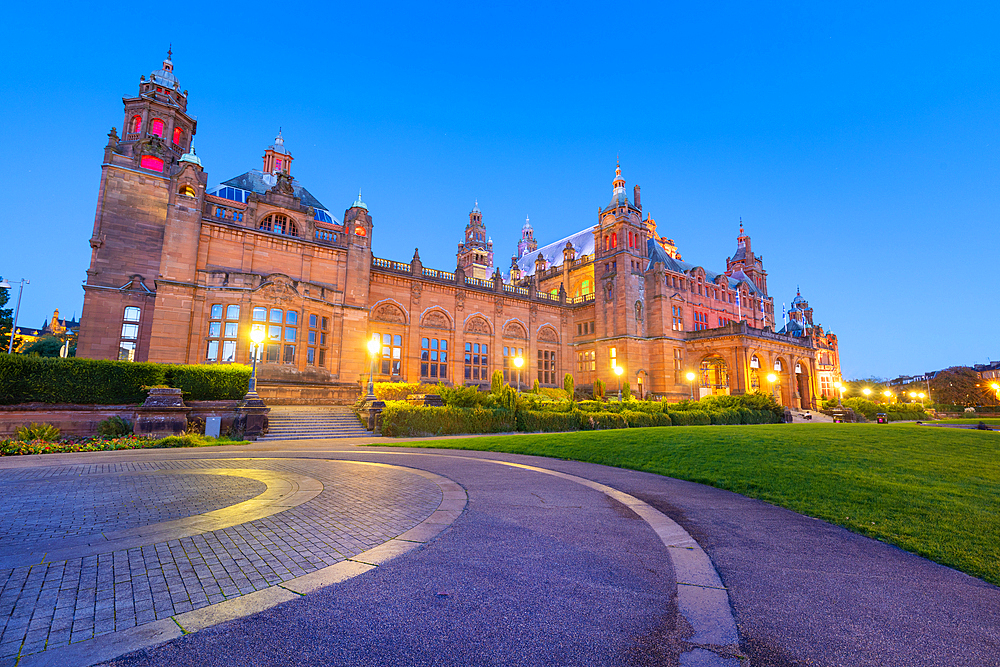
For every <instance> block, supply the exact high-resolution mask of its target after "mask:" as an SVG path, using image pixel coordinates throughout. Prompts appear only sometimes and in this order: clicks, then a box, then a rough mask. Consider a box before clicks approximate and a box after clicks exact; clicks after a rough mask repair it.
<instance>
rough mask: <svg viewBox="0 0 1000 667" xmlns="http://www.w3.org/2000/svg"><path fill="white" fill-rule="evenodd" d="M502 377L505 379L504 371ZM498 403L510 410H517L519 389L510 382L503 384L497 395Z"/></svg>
mask: <svg viewBox="0 0 1000 667" xmlns="http://www.w3.org/2000/svg"><path fill="white" fill-rule="evenodd" d="M498 372H499V371H498ZM500 378H501V380H502V379H503V374H502V373H501V375H500ZM496 405H497V407H498V408H501V409H503V410H507V411H508V412H514V411H515V410H517V391H516V390H515V389H514V388H513V387H511V386H510V385H508V384H504V385H501V386H500V390H499V391H498V392H497V395H496Z"/></svg>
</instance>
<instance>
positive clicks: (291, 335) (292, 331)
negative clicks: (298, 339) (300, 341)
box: [285, 327, 296, 343]
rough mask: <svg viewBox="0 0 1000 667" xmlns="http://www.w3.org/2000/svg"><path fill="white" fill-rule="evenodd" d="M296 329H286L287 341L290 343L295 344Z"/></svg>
mask: <svg viewBox="0 0 1000 667" xmlns="http://www.w3.org/2000/svg"><path fill="white" fill-rule="evenodd" d="M295 331H296V329H295V327H285V341H286V342H288V343H294V342H295Z"/></svg>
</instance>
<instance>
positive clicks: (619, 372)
mask: <svg viewBox="0 0 1000 667" xmlns="http://www.w3.org/2000/svg"><path fill="white" fill-rule="evenodd" d="M624 372H625V369H624V368H622V367H621V366H615V375H621V374H622V373H624ZM688 375H691V374H690V373H688ZM689 379H690V378H689Z"/></svg>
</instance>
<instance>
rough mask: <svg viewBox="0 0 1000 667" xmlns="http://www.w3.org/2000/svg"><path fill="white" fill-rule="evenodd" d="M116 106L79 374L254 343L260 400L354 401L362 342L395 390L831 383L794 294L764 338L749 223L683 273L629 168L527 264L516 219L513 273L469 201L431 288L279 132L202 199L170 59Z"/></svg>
mask: <svg viewBox="0 0 1000 667" xmlns="http://www.w3.org/2000/svg"><path fill="white" fill-rule="evenodd" d="M123 103H124V119H123V127H124V131H123V132H122V134H121V136H119V135H118V133H117V131H116V130H115V129H112V130H111V132H110V133H109V134H108V143H107V146H106V147H105V149H104V160H103V164H102V175H101V185H100V191H99V194H98V204H97V213H96V217H95V222H94V231H93V235H92V236H91V239H90V245H91V248H92V250H93V252H92V258H91V263H90V268H89V270H88V271H87V280H86V284H85V286H84V289H85V300H84V314H83V317H81V322H82V327H81V330H80V336H79V343H78V347H77V355H78V356H81V357H91V358H101V359H129V360H135V361H146V360H149V361H158V362H166V363H209V364H225V363H248V362H249V361H250V360H251V354H252V348H253V345H252V343H251V342H250V338H249V333H250V331H251V330H252V329H254V328H260V329H262V330H263V331H264V332H265V334H266V342H265V343H264V344H263V345H262V346H261V347H262V349H261V350H260V356H259V362H260V365H259V366H258V373H259V376H260V378H261V379H260V386H259V390H260V391H261V394H262V395H263V396H265V398H270V399H271V400H282V401H340V402H346V401H349V400H353V399H354V398H355V397H356V396H357V395H358V393H359V391H361V388H362V383H363V382H364V381H365V380H366V379H367V373H368V368H369V361H368V358H367V352H366V351H365V350H366V343H367V341H368V339H369V338H370V337H372V336H378V338H379V340H380V341H381V352H380V353H379V354H378V358H377V359H376V363H375V369H376V379H377V380H385V381H389V380H405V381H410V382H415V381H429V382H437V381H444V382H446V383H464V384H488V383H489V380H490V376H491V374H492V373H493V371H495V370H502V371H503V373H504V376H505V378H506V379H508V381H510V382H511V383H515V382H517V381H518V376H517V371H516V370H515V369H514V366H513V359H514V358H515V357H518V356H520V357H522V358H523V359H524V360H525V364H524V367H523V368H522V369H521V382H522V385H529V384H530V383H532V382H533V381H534V380H536V379H537V380H538V382H539V383H540V384H541V385H542V386H561V385H562V381H563V377H564V375H565V374H566V373H570V374H572V375H573V376H574V378H575V381H576V384H577V386H586V385H590V384H592V383H593V382H594V380H596V379H601V380H603V381H604V382H605V383H606V385H607V386H608V388H609V389H615V388H616V387H617V382H618V376H617V375H616V374H615V373H614V367H616V366H621V367H622V368H623V369H624V374H623V379H624V380H625V381H627V382H629V383H630V384H631V386H632V388H633V391H634V392H637V393H640V394H642V395H643V396H645V395H649V394H652V395H655V396H662V397H667V398H669V399H671V400H677V399H681V398H687V397H688V396H690V395H692V394H693V395H695V396H696V397H699V396H704V395H708V394H725V393H733V394H736V393H743V392H749V391H753V390H756V389H761V390H764V391H772V392H774V393H775V394H776V395H777V396H778V397H780V400H781V402H782V403H784V404H786V405H790V406H794V407H800V406H801V407H813V406H815V404H816V401H817V398H818V397H819V395H820V394H826V395H827V396H831V395H832V393H833V391H832V383H833V382H834V381H835V380H839V379H840V366H839V358H838V350H837V338H836V336H835V335H833V334H830V333H826V332H825V331H824V330H823V329H822V327H820V326H818V325H816V324H814V323H813V313H812V309H811V308H809V306H808V304H807V303H806V302H805V301H804V300H803V299H801V296H800V297H798V298H797V300H796V301H795V302H793V306H792V310H791V319H790V321H789V323H788V324H787V325H786V326H785V327H783V328H782V329H781V330H780V331H775V329H776V323H775V310H774V302H773V299H772V298H771V297H770V296H769V295H768V291H767V272H766V271H765V270H764V267H763V262H762V260H761V258H760V257H759V256H757V255H755V254H754V253H753V251H752V248H751V241H750V236H749V235H748V234H746V233H745V231H744V229H743V226H742V224H741V225H740V231H739V234H738V236H737V238H736V250H735V252H734V254H733V256H732V257H730V258H728V259H727V260H726V267H725V270H724V271H713V270H711V269H708V268H706V267H704V266H701V265H699V264H695V263H691V262H690V261H684V260H683V259H682V257H681V254H680V252H679V250H678V248H677V246H676V244H675V243H674V242H673V241H672V240H670V239H667V238H664V237H662V236H660V235H659V234H658V233H657V227H656V223H655V221H654V220H653V218H652V217H651V216H649V215H647V214H644V212H643V210H642V204H641V198H640V190H639V186H635V187H634V189H633V191H632V196H631V197H629V195H628V193H627V192H626V186H625V180H624V178H623V177H622V175H621V168H620V167H618V168H617V169H616V173H615V177H614V180H613V182H612V197H611V201H610V202H609V203H608V204H607V205H606V206H603V207H601V208H600V211H599V213H598V216H597V219H596V220H595V221H594V222H593V224H591V225H588V226H586V227H584V229H582V230H581V231H580V232H578V233H576V234H573V235H571V236H569V237H567V238H564V239H560V240H559V241H556V242H554V243H550V244H548V245H544V246H541V247H539V245H538V243H537V242H536V241H535V238H534V230H533V229H532V227H531V224H530V222H529V221H526V222H525V224H524V227H523V229H522V234H521V239H520V240H519V242H518V243H517V253H516V255H515V256H514V257H513V258H512V260H511V265H510V268H509V271H508V272H507V273H503V272H501V270H500V269H499V268H498V267H495V266H494V249H493V241H492V239H490V238H489V236H488V235H487V232H486V226H485V224H484V222H483V213H482V211H480V209H479V206H478V203H477V204H476V205H475V206H474V207H473V209H472V211H471V212H470V214H469V222H468V225H467V226H466V228H465V236H464V239H463V242H462V243H460V244H459V246H458V252H457V255H456V267H455V270H454V271H441V270H437V269H432V268H429V267H424V266H423V264H422V263H421V261H420V257H419V254H418V253H417V252H414V255H413V258H412V259H411V260H410V261H408V262H400V261H394V260H389V259H382V258H378V257H374V256H373V254H372V250H371V248H372V245H371V244H372V237H373V233H374V220H373V217H372V215H371V214H370V213H369V211H368V207H367V206H366V204H365V203H364V202H363V201H362V198H361V194H360V193H359V195H358V199H357V201H355V202H354V203H353V204H351V205H350V206H349V207H348V208H347V209H346V211H344V214H343V216H342V218H341V219H339V220H338V219H337V218H336V217H335V216H334V214H333V213H332V212H331V210H330V209H328V208H327V207H326V206H325V205H324V204H322V203H321V202H320V201H319V200H318V199H317V198H316V197H315V196H314V195H313V194H312V193H311V192H309V191H308V190H306V189H305V188H304V187H303V186H302V184H301V183H299V182H298V181H297V180H295V178H294V177H293V175H292V161H293V159H294V158H293V157H292V155H291V153H290V152H289V150H288V149H286V148H285V146H284V140H283V138H282V136H281V135H280V133H279V135H278V137H277V138H275V141H274V143H273V144H272V145H270V146H269V147H268V148H267V149H266V150H265V151H264V155H263V156H262V163H261V167H260V169H252V170H250V171H247V172H246V173H244V174H242V175H240V176H236V177H235V178H231V179H229V180H226V181H223V182H222V183H220V184H219V185H218V186H213V187H209V180H208V174H207V173H206V171H205V170H204V167H203V165H202V164H201V161H200V159H199V158H198V157H197V156H196V155H195V154H194V151H193V149H192V148H191V140H192V138H193V137H194V135H195V133H196V130H197V122H196V121H195V120H194V119H193V118H192V117H191V116H190V115H188V113H187V103H188V95H187V91H186V90H183V91H182V89H181V87H180V83H179V81H178V79H177V78H176V76H175V75H174V72H173V64H172V62H171V60H170V54H169V53H168V58H167V60H165V61H164V62H163V65H162V68H161V69H158V70H156V71H154V72H153V73H152V74H151V75H150V76H149V78H148V79H146V77H140V80H139V91H138V94H137V95H136V96H135V97H128V98H125V99H124V100H123ZM689 371H693V372H695V373H696V376H697V377H696V380H695V381H694V382H693V383H689V381H688V380H687V379H686V375H687V373H688V372H689ZM772 374H773V375H774V376H775V378H776V379H775V381H774V382H773V383H772V382H769V381H768V380H767V378H768V376H769V375H772Z"/></svg>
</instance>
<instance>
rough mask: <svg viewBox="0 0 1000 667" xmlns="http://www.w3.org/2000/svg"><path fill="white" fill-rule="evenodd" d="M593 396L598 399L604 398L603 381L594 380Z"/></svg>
mask: <svg viewBox="0 0 1000 667" xmlns="http://www.w3.org/2000/svg"><path fill="white" fill-rule="evenodd" d="M594 398H595V399H597V400H600V399H602V398H604V381H603V380H594Z"/></svg>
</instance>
